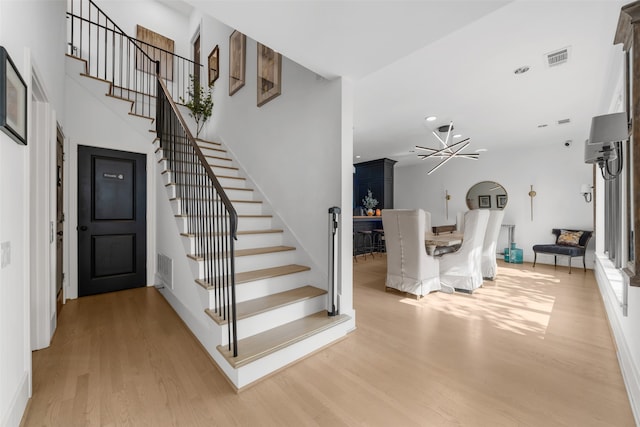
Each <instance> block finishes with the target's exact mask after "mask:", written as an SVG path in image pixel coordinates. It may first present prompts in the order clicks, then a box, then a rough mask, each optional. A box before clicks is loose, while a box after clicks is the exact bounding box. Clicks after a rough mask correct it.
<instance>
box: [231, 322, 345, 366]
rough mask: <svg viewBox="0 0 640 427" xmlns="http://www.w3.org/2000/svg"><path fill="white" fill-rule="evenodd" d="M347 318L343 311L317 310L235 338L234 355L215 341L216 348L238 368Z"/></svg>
mask: <svg viewBox="0 0 640 427" xmlns="http://www.w3.org/2000/svg"><path fill="white" fill-rule="evenodd" d="M347 320H349V316H347V315H346V314H340V315H338V316H328V315H327V312H326V311H320V312H318V313H315V314H312V315H310V316H307V317H303V318H302V319H298V320H295V321H293V322H289V323H286V324H284V325H282V326H278V327H277V328H273V329H271V330H269V331H266V332H262V333H260V334H256V335H253V336H250V337H247V338H244V339H241V340H238V356H237V357H233V352H232V351H230V350H229V349H228V347H227V346H222V345H219V346H218V351H219V352H220V353H221V354H222V355H223V356H224V358H225V359H226V360H227V362H229V364H230V365H231V366H233V367H234V368H240V367H241V366H244V365H247V364H249V363H251V362H253V361H255V360H258V359H260V358H261V357H265V356H268V355H269V354H272V353H275V352H276V351H278V350H281V349H283V348H286V347H288V346H290V345H292V344H295V343H297V342H300V341H302V340H304V339H306V338H309V337H311V336H313V335H315V334H317V333H320V332H322V331H325V330H327V329H329V328H331V327H332V326H335V325H338V324H340V323H343V322H346V321H347Z"/></svg>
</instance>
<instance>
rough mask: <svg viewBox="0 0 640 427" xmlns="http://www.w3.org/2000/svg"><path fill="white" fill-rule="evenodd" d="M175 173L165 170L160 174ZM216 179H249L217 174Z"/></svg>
mask: <svg viewBox="0 0 640 427" xmlns="http://www.w3.org/2000/svg"><path fill="white" fill-rule="evenodd" d="M172 172H173V171H172V170H171V169H165V170H163V171H162V172H160V173H161V174H165V173H172ZM193 175H201V176H205V175H206V174H204V173H194V174H193ZM216 178H226V179H239V180H244V181H246V180H247V178H244V177H242V176H229V175H218V174H216Z"/></svg>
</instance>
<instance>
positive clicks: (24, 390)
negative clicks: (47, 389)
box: [0, 371, 29, 427]
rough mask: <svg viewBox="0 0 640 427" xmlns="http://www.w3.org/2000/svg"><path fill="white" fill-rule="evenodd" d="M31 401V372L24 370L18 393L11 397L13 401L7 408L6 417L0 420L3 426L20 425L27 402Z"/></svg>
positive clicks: (15, 426) (0, 424) (16, 426)
mask: <svg viewBox="0 0 640 427" xmlns="http://www.w3.org/2000/svg"><path fill="white" fill-rule="evenodd" d="M28 401H29V373H28V372H26V371H25V372H24V373H23V374H22V379H21V380H20V384H19V386H18V388H17V390H16V393H15V394H14V395H13V398H12V399H11V403H10V404H9V407H8V409H7V413H6V414H5V417H4V418H3V419H2V422H0V426H2V427H18V426H19V425H20V422H21V421H22V417H23V415H24V411H25V409H26V408H27V402H28Z"/></svg>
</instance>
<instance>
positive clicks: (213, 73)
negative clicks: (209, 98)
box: [207, 45, 220, 86]
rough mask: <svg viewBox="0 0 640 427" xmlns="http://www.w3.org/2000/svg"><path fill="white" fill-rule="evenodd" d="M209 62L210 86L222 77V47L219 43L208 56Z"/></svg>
mask: <svg viewBox="0 0 640 427" xmlns="http://www.w3.org/2000/svg"><path fill="white" fill-rule="evenodd" d="M207 64H208V66H209V86H211V85H212V84H213V83H215V81H216V80H218V77H220V48H219V47H218V45H216V47H214V48H213V50H212V51H211V53H210V54H209V56H208V57H207Z"/></svg>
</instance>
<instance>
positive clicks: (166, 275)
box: [158, 254, 173, 289]
mask: <svg viewBox="0 0 640 427" xmlns="http://www.w3.org/2000/svg"><path fill="white" fill-rule="evenodd" d="M158 277H159V278H160V281H161V282H162V284H163V285H165V286H166V287H167V288H169V289H173V260H172V259H171V258H169V257H168V256H166V255H163V254H158Z"/></svg>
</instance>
